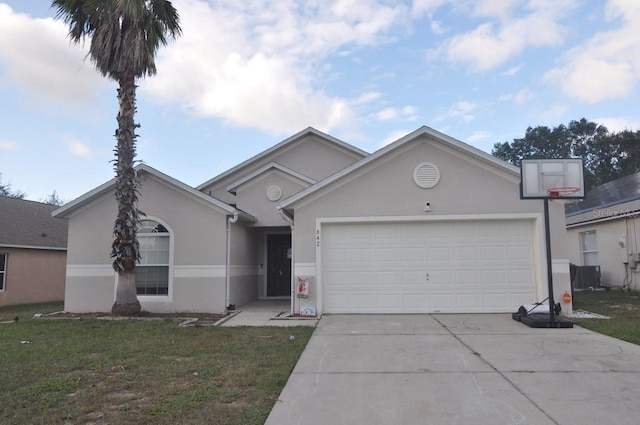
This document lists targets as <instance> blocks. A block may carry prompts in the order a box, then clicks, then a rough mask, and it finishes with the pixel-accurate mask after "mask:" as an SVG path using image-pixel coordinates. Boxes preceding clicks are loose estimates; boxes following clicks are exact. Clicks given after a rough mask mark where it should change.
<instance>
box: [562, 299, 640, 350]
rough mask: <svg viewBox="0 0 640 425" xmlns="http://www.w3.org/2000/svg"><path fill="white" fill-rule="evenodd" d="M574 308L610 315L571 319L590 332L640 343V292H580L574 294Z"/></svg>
mask: <svg viewBox="0 0 640 425" xmlns="http://www.w3.org/2000/svg"><path fill="white" fill-rule="evenodd" d="M573 308H574V309H580V310H586V311H589V312H592V313H598V314H602V315H605V316H609V317H610V319H574V318H572V319H571V321H572V322H574V323H575V324H576V325H579V326H582V327H584V328H587V329H591V330H592V331H595V332H598V333H601V334H605V335H609V336H612V337H614V338H618V339H622V340H625V341H628V342H632V343H634V344H640V292H626V291H618V290H615V291H614V290H610V291H581V292H576V293H575V294H574V297H573Z"/></svg>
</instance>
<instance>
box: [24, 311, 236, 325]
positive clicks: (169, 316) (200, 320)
mask: <svg viewBox="0 0 640 425" xmlns="http://www.w3.org/2000/svg"><path fill="white" fill-rule="evenodd" d="M225 317H227V314H212V313H151V312H148V311H141V312H140V313H138V314H136V315H134V316H121V315H116V314H111V313H98V312H95V313H69V312H66V311H60V312H56V313H49V314H42V315H36V316H35V318H38V319H98V320H179V321H181V323H180V326H211V325H214V324H216V323H218V322H219V321H220V320H222V319H224V318H225Z"/></svg>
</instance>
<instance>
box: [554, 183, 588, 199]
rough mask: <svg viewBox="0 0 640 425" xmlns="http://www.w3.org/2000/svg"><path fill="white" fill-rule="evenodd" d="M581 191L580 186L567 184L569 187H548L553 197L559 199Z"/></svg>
mask: <svg viewBox="0 0 640 425" xmlns="http://www.w3.org/2000/svg"><path fill="white" fill-rule="evenodd" d="M578 192H580V188H579V187H573V186H567V187H550V188H549V189H547V193H548V194H549V197H550V198H551V199H557V198H560V197H561V196H566V195H573V194H574V193H578Z"/></svg>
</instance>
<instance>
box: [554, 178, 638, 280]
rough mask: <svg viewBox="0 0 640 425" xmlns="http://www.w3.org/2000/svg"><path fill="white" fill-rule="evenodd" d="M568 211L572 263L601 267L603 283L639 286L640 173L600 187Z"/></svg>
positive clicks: (568, 207)
mask: <svg viewBox="0 0 640 425" xmlns="http://www.w3.org/2000/svg"><path fill="white" fill-rule="evenodd" d="M566 213H567V218H566V222H567V237H568V241H569V251H568V252H569V260H570V261H571V263H573V264H576V265H578V266H600V273H601V281H602V285H603V286H606V287H625V288H630V289H640V248H639V247H640V218H639V215H640V173H635V174H632V175H630V176H626V177H622V178H620V179H617V180H614V181H611V182H608V183H605V184H603V185H600V186H598V187H597V188H595V189H593V190H591V191H589V192H587V195H586V197H585V199H584V200H583V201H581V202H578V203H575V204H570V205H568V206H567V211H566Z"/></svg>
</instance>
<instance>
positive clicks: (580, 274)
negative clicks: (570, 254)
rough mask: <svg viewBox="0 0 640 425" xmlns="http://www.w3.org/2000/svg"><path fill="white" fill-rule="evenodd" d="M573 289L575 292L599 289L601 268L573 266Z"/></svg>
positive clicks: (600, 286)
mask: <svg viewBox="0 0 640 425" xmlns="http://www.w3.org/2000/svg"><path fill="white" fill-rule="evenodd" d="M571 287H572V288H573V289H574V290H578V291H579V290H582V289H599V288H602V285H601V284H600V266H576V265H573V264H572V265H571Z"/></svg>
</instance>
